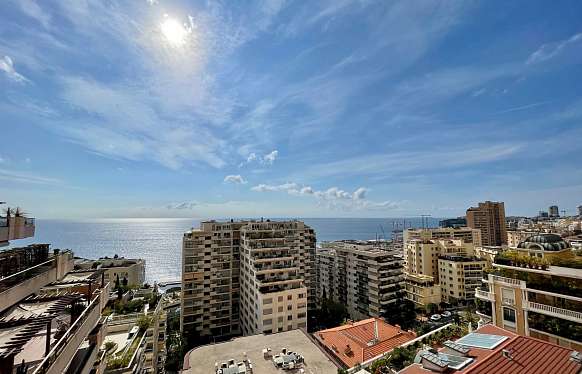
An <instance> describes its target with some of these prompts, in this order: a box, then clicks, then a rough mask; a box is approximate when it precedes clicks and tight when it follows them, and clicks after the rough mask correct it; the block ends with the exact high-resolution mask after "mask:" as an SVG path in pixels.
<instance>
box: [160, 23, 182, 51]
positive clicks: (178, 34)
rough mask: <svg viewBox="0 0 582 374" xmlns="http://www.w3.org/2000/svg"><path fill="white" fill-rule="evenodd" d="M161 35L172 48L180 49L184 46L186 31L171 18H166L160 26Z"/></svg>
mask: <svg viewBox="0 0 582 374" xmlns="http://www.w3.org/2000/svg"><path fill="white" fill-rule="evenodd" d="M160 27H161V30H162V34H163V35H164V37H165V38H166V40H167V41H168V43H169V44H170V45H171V46H172V47H181V46H183V45H184V44H186V38H187V37H188V30H187V29H186V27H185V26H184V25H182V24H181V23H180V22H178V21H176V20H175V19H173V18H166V19H165V20H164V21H163V22H162V24H161V26H160Z"/></svg>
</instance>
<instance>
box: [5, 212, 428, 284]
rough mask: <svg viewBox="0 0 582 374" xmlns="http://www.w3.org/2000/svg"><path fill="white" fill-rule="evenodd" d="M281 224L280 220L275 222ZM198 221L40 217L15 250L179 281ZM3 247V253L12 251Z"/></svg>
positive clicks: (373, 222)
mask: <svg viewBox="0 0 582 374" xmlns="http://www.w3.org/2000/svg"><path fill="white" fill-rule="evenodd" d="M299 219H300V220H302V221H304V222H305V223H306V224H308V225H309V226H311V227H312V228H313V229H314V230H315V232H316V235H317V241H318V243H320V242H322V241H332V240H341V239H356V240H370V239H391V238H392V232H393V231H394V230H402V228H403V227H406V228H408V227H423V226H426V227H434V226H437V225H438V219H436V218H425V220H424V223H423V222H422V220H421V218H299ZM275 220H276V219H275ZM198 225H199V221H198V220H194V219H181V218H180V219H176V218H116V219H87V220H57V219H37V220H36V234H35V236H34V238H28V239H23V240H16V241H13V242H12V243H11V245H10V247H20V246H25V245H28V244H32V243H49V244H51V248H60V249H71V250H72V251H73V252H74V253H75V256H76V257H82V258H90V259H97V258H100V257H104V256H109V257H113V256H114V255H118V256H120V257H121V256H123V257H126V258H142V259H145V261H146V280H147V281H148V282H149V283H153V282H168V281H175V280H178V279H180V266H181V248H182V236H183V234H184V232H185V231H188V230H189V229H191V228H192V227H198ZM10 247H4V248H2V250H3V249H6V248H10Z"/></svg>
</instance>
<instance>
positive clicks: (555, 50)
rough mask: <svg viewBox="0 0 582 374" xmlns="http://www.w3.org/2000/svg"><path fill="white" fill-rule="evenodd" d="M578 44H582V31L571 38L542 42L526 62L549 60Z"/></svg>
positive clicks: (533, 62)
mask: <svg viewBox="0 0 582 374" xmlns="http://www.w3.org/2000/svg"><path fill="white" fill-rule="evenodd" d="M577 44H579V45H580V46H582V33H578V34H575V35H572V36H571V37H570V38H568V39H566V40H562V41H559V42H555V43H547V44H542V45H541V46H540V47H539V48H538V49H537V50H536V51H535V52H534V53H532V54H531V55H530V56H529V57H528V59H527V61H526V64H528V65H530V64H536V63H539V62H544V61H548V60H550V59H552V58H554V57H556V56H558V55H559V54H561V53H563V52H564V51H566V50H567V49H568V48H571V47H572V48H573V47H574V46H575V45H577Z"/></svg>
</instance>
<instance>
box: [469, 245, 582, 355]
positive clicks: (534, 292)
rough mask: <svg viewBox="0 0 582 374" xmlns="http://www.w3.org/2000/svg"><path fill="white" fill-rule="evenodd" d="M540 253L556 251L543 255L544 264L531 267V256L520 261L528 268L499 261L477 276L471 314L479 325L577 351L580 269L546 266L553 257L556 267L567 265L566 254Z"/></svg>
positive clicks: (581, 313) (580, 343) (580, 345)
mask: <svg viewBox="0 0 582 374" xmlns="http://www.w3.org/2000/svg"><path fill="white" fill-rule="evenodd" d="M546 235H552V234H546ZM551 239H552V238H549V239H548V242H549V241H551ZM565 244H566V243H565V242H563V243H561V244H560V246H559V247H562V246H563V245H565ZM544 250H545V251H548V252H556V255H555V256H544V257H543V258H544V259H549V262H550V265H549V266H543V267H542V266H540V265H539V264H536V261H535V259H536V258H539V257H538V255H537V253H534V252H532V253H530V255H529V256H527V257H524V258H525V259H527V258H530V259H532V260H533V261H532V262H531V264H527V265H526V264H522V263H520V264H517V263H511V262H506V261H501V259H498V262H495V263H493V270H492V271H490V272H488V274H486V275H485V276H484V277H483V278H484V279H483V285H482V286H481V288H480V289H477V290H476V297H477V298H478V299H479V300H480V303H479V304H478V311H477V313H478V314H479V315H480V316H481V318H482V319H483V321H484V322H492V323H493V324H495V325H496V326H499V327H502V328H504V329H507V330H510V331H513V332H516V333H518V334H520V335H526V336H532V337H535V338H538V339H541V340H545V341H549V342H551V343H555V344H559V345H562V346H565V347H568V348H572V349H576V350H581V349H582V334H580V333H579V331H580V329H581V328H582V299H581V298H580V295H581V293H582V270H581V269H577V268H573V267H564V266H554V265H551V263H552V262H553V261H556V260H557V259H558V258H559V257H563V258H562V261H561V262H560V263H561V264H563V263H568V261H570V260H572V257H573V254H572V253H568V252H567V251H564V250H562V249H559V250H557V249H555V248H553V247H552V246H547V247H546V248H545V249H544ZM532 251H534V250H532ZM538 251H539V249H535V252H538ZM564 260H566V261H564Z"/></svg>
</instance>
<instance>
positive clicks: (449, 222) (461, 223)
mask: <svg viewBox="0 0 582 374" xmlns="http://www.w3.org/2000/svg"><path fill="white" fill-rule="evenodd" d="M439 227H443V228H446V227H449V228H451V227H452V228H460V227H467V219H466V218H465V217H457V218H448V219H443V220H442V221H440V222H439Z"/></svg>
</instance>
